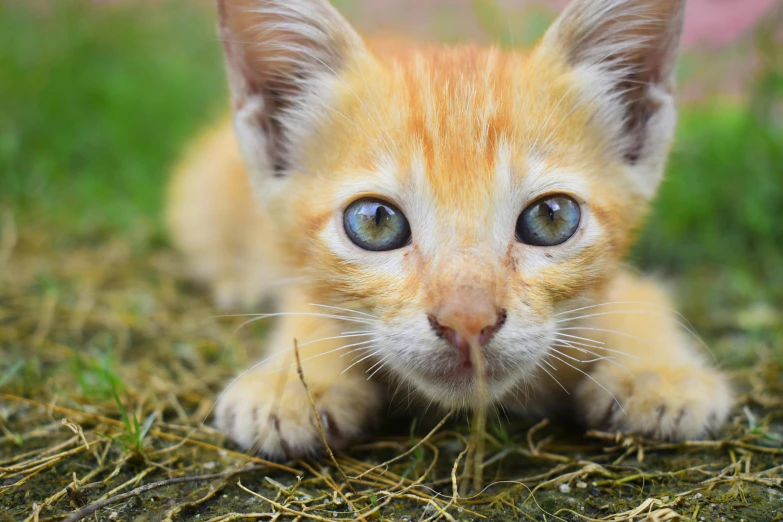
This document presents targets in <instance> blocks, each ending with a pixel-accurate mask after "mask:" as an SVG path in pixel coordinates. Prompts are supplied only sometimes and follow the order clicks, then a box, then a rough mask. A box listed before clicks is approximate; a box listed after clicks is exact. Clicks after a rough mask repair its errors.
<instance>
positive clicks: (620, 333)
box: [561, 326, 655, 349]
mask: <svg viewBox="0 0 783 522" xmlns="http://www.w3.org/2000/svg"><path fill="white" fill-rule="evenodd" d="M561 330H591V331H595V332H606V333H613V334H616V335H620V336H622V337H627V338H629V339H634V340H636V341H639V342H640V343H643V344H646V345H647V346H650V347H651V348H653V349H654V348H655V345H653V344H652V343H651V342H650V341H648V340H647V339H642V338H641V337H638V336H636V335H632V334H629V333H627V332H621V331H619V330H612V329H611V328H595V327H592V326H569V327H568V328H561Z"/></svg>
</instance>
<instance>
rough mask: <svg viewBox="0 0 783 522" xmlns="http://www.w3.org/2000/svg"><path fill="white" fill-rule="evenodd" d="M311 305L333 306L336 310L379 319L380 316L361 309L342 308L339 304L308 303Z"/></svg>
mask: <svg viewBox="0 0 783 522" xmlns="http://www.w3.org/2000/svg"><path fill="white" fill-rule="evenodd" d="M307 304H308V305H310V306H320V307H321V308H332V309H334V310H342V311H343V312H350V313H353V314H359V315H364V316H366V317H371V318H373V319H377V318H378V317H377V316H375V315H372V314H368V313H367V312H360V311H359V310H351V309H350V308H341V307H339V306H332V305H325V304H320V303H307Z"/></svg>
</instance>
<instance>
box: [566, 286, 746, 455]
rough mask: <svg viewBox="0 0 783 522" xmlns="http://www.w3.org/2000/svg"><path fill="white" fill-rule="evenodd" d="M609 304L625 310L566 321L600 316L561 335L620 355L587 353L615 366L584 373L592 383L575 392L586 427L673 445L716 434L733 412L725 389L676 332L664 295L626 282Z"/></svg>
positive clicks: (599, 310) (608, 309) (600, 310)
mask: <svg viewBox="0 0 783 522" xmlns="http://www.w3.org/2000/svg"><path fill="white" fill-rule="evenodd" d="M606 301H607V302H609V301H613V302H617V303H623V304H616V305H613V306H599V307H595V308H588V309H586V310H581V311H579V312H576V313H573V314H567V315H569V316H578V315H589V314H598V315H594V316H593V317H589V318H585V319H583V320H581V321H575V323H579V324H580V325H581V326H584V329H582V330H567V331H563V330H561V332H562V333H568V334H569V335H577V336H582V337H585V338H589V339H594V340H597V341H600V342H603V343H604V344H603V345H601V346H603V347H605V348H607V349H611V350H617V351H621V352H624V354H625V355H623V354H619V353H615V352H609V351H608V350H602V349H601V348H599V347H596V348H595V349H591V351H593V352H595V353H598V354H600V355H603V356H609V357H613V358H614V359H613V361H611V362H610V361H600V362H597V363H596V364H595V365H594V366H593V367H592V369H591V370H590V371H589V374H590V377H591V378H592V379H591V378H583V379H582V380H581V382H580V383H579V384H578V385H577V386H576V393H575V397H576V401H577V404H578V406H579V407H580V409H581V411H582V412H583V414H584V416H585V418H586V420H587V422H588V424H589V425H590V426H591V427H593V428H598V429H606V430H620V431H630V432H635V433H639V434H643V435H646V436H652V437H656V438H661V439H671V440H681V439H689V438H700V437H705V436H708V435H710V434H711V433H712V432H713V431H714V430H716V429H717V428H719V427H720V426H721V425H722V423H723V422H724V421H725V420H726V417H727V415H728V413H729V410H730V407H731V391H730V388H729V384H728V382H727V379H726V378H725V377H724V376H723V375H722V374H721V373H719V372H718V371H717V370H716V369H715V368H713V367H712V366H711V365H710V364H709V363H708V357H709V355H707V354H704V353H702V352H703V351H704V350H703V349H702V348H701V347H699V346H698V341H696V340H695V339H694V338H693V336H691V335H690V334H689V333H688V332H686V331H685V329H684V328H683V327H682V326H680V325H678V324H677V321H681V320H682V319H681V318H680V317H679V316H678V315H676V312H674V311H673V310H672V309H671V304H670V302H669V299H668V298H667V296H666V295H665V292H663V290H662V289H661V288H660V287H659V286H658V285H656V284H655V283H653V282H652V281H649V280H643V279H640V278H637V277H634V276H631V275H627V274H626V275H622V276H620V277H618V279H617V280H616V281H615V282H614V283H613V284H612V286H611V289H610V291H609V294H608V295H607V298H606ZM631 311H639V312H640V313H636V312H631ZM602 314H604V315H602ZM561 326H563V327H567V326H573V325H571V323H566V324H562V323H561ZM609 330H611V332H610V331H609ZM617 332H619V333H617ZM566 339H570V340H571V341H577V342H584V343H585V344H586V345H590V344H592V343H591V342H589V341H584V340H579V339H576V338H566ZM582 358H584V355H582ZM598 383H600V385H599V384H598ZM602 386H603V388H602ZM604 388H605V389H604ZM612 395H613V396H614V398H613V397H612ZM615 398H616V400H615Z"/></svg>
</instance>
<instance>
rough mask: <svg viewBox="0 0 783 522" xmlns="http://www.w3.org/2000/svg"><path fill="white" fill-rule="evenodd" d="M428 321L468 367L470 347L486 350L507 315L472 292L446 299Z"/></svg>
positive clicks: (489, 301)
mask: <svg viewBox="0 0 783 522" xmlns="http://www.w3.org/2000/svg"><path fill="white" fill-rule="evenodd" d="M429 320H430V324H431V325H432V328H433V330H435V333H436V334H437V335H438V337H441V338H442V339H444V340H445V341H446V342H448V343H449V344H450V345H452V346H453V347H455V348H457V349H458V350H459V351H460V353H461V354H462V355H463V357H464V360H465V361H466V363H468V364H469V363H470V360H471V357H470V346H471V344H474V343H475V344H477V345H478V346H485V345H486V344H487V343H488V342H489V341H490V339H492V337H493V336H494V335H495V333H497V331H498V330H500V328H502V327H503V324H504V323H505V322H506V311H505V310H502V309H498V308H496V307H495V306H494V304H493V303H492V301H491V300H490V299H489V298H488V296H486V295H484V294H478V295H477V294H476V293H474V292H470V293H468V295H465V294H462V295H459V294H458V295H455V296H453V297H451V298H450V299H447V300H446V301H445V302H444V303H443V305H442V306H441V307H440V308H439V309H438V310H437V312H436V313H434V314H431V315H430V316H429Z"/></svg>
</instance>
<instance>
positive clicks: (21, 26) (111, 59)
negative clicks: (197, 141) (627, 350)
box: [0, 0, 783, 302]
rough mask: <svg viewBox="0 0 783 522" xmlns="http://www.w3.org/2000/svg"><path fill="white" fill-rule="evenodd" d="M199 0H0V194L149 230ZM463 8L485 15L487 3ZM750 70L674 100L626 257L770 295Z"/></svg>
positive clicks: (215, 100)
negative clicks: (668, 138) (33, 0)
mask: <svg viewBox="0 0 783 522" xmlns="http://www.w3.org/2000/svg"><path fill="white" fill-rule="evenodd" d="M348 4H350V2H349V3H348ZM208 5H209V4H207V5H206V6H205V7H204V8H203V9H202V8H196V9H194V8H193V4H192V3H190V4H186V3H185V2H184V0H183V1H169V2H163V4H162V5H160V4H152V5H139V4H138V3H136V2H129V3H124V4H119V5H111V6H107V5H104V6H100V5H94V4H88V3H82V2H76V1H72V0H59V1H58V2H57V3H51V5H49V4H48V3H41V4H39V7H38V8H36V7H31V6H29V5H27V4H26V3H24V2H21V1H12V2H4V3H2V4H0V70H2V71H3V75H2V79H1V80H0V174H1V177H0V206H5V207H8V208H11V209H12V210H13V211H14V213H15V215H16V217H17V220H18V221H20V222H22V223H25V224H31V223H32V224H38V225H43V226H45V227H48V228H52V227H54V228H56V229H57V230H61V231H62V232H63V235H65V236H71V237H73V236H77V237H78V236H88V237H90V236H93V237H106V236H108V235H111V234H122V235H126V236H128V235H130V236H136V237H138V236H139V235H140V236H141V237H142V238H149V237H153V238H156V237H160V236H159V234H158V232H160V230H161V227H160V210H161V197H162V193H163V190H162V189H163V187H164V186H165V180H166V177H167V170H168V168H169V167H170V165H171V164H172V162H173V161H175V159H176V157H177V155H178V153H179V151H180V148H181V146H182V145H183V144H184V143H186V142H187V140H188V138H190V137H191V136H192V135H193V134H194V133H195V132H197V129H198V128H199V126H201V125H205V124H207V123H208V122H209V121H210V120H212V119H214V118H215V117H216V116H217V115H219V114H220V111H222V110H224V108H225V100H226V95H225V88H224V77H223V71H222V66H221V57H220V46H219V44H218V41H217V38H216V36H215V32H214V22H213V13H212V12H211V10H210V9H209V8H208V7H207V6H208ZM476 5H477V12H478V15H479V21H480V22H481V23H483V24H484V25H488V26H492V25H493V23H494V22H493V20H495V19H496V18H498V17H499V15H498V12H496V11H497V9H496V8H492V6H493V5H494V4H493V3H492V2H477V4H476ZM347 7H348V8H350V5H348V6H347ZM490 8H492V9H490ZM349 10H350V9H349ZM496 25H497V24H496ZM536 31H538V29H536V30H531V32H532V33H535V32H536ZM539 32H540V31H539ZM42 35H46V37H45V38H44V37H42ZM521 39H522V36H519V37H518V38H516V40H519V41H521ZM770 48H771V49H772V50H769V54H770V56H767V58H768V59H767V61H768V62H769V63H771V64H774V63H779V62H780V59H779V54H775V53H776V51H775V50H774V45H773V46H771V47H770ZM777 53H779V51H777ZM771 58H774V59H771ZM755 83H756V85H757V87H758V88H756V89H755V90H754V93H755V96H754V98H753V99H752V100H751V103H749V104H748V108H746V107H744V106H741V105H738V104H729V103H727V102H722V103H721V102H712V103H702V104H700V105H699V106H692V107H685V108H684V109H683V111H682V115H681V123H680V127H679V132H678V140H677V144H676V146H675V149H674V153H673V156H672V160H671V162H670V168H669V173H668V177H667V180H666V182H665V183H664V184H663V186H662V189H661V193H660V196H659V198H658V199H657V201H656V203H655V208H654V212H653V214H652V216H651V220H650V222H649V223H648V225H647V226H646V227H645V228H644V229H643V231H642V233H641V235H640V239H639V243H638V245H637V247H636V249H635V250H634V252H633V254H632V259H633V260H634V261H635V262H636V263H637V264H639V265H641V266H642V267H644V268H646V269H653V270H658V271H663V272H664V273H666V274H682V273H692V272H694V271H696V270H698V271H704V270H719V271H722V272H723V273H728V274H730V277H729V279H730V280H731V283H730V284H731V285H733V286H736V287H737V289H738V290H737V292H738V293H739V294H740V295H743V296H747V295H757V296H759V297H760V299H761V300H773V301H777V302H781V301H783V249H782V248H780V246H779V245H781V244H783V227H781V226H780V224H781V223H783V167H781V165H783V147H781V146H780V144H781V143H783V130H781V126H780V124H779V122H778V123H777V124H776V123H775V121H774V119H771V118H765V117H763V113H764V109H763V107H764V106H765V103H766V102H765V100H769V99H774V98H775V97H780V96H781V92H783V80H782V79H781V73H780V71H777V70H776V69H773V68H772V66H770V69H769V70H768V71H767V72H766V73H765V74H762V75H761V76H760V77H759V78H758V79H757V81H756V82H755ZM762 91H763V92H762ZM759 100H761V103H760V102H759ZM767 105H769V103H767ZM760 106H761V109H760V108H759V107H760ZM749 107H753V110H751V109H750V108H749ZM758 115H761V116H758ZM145 240H146V239H145ZM737 292H735V293H737Z"/></svg>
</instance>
